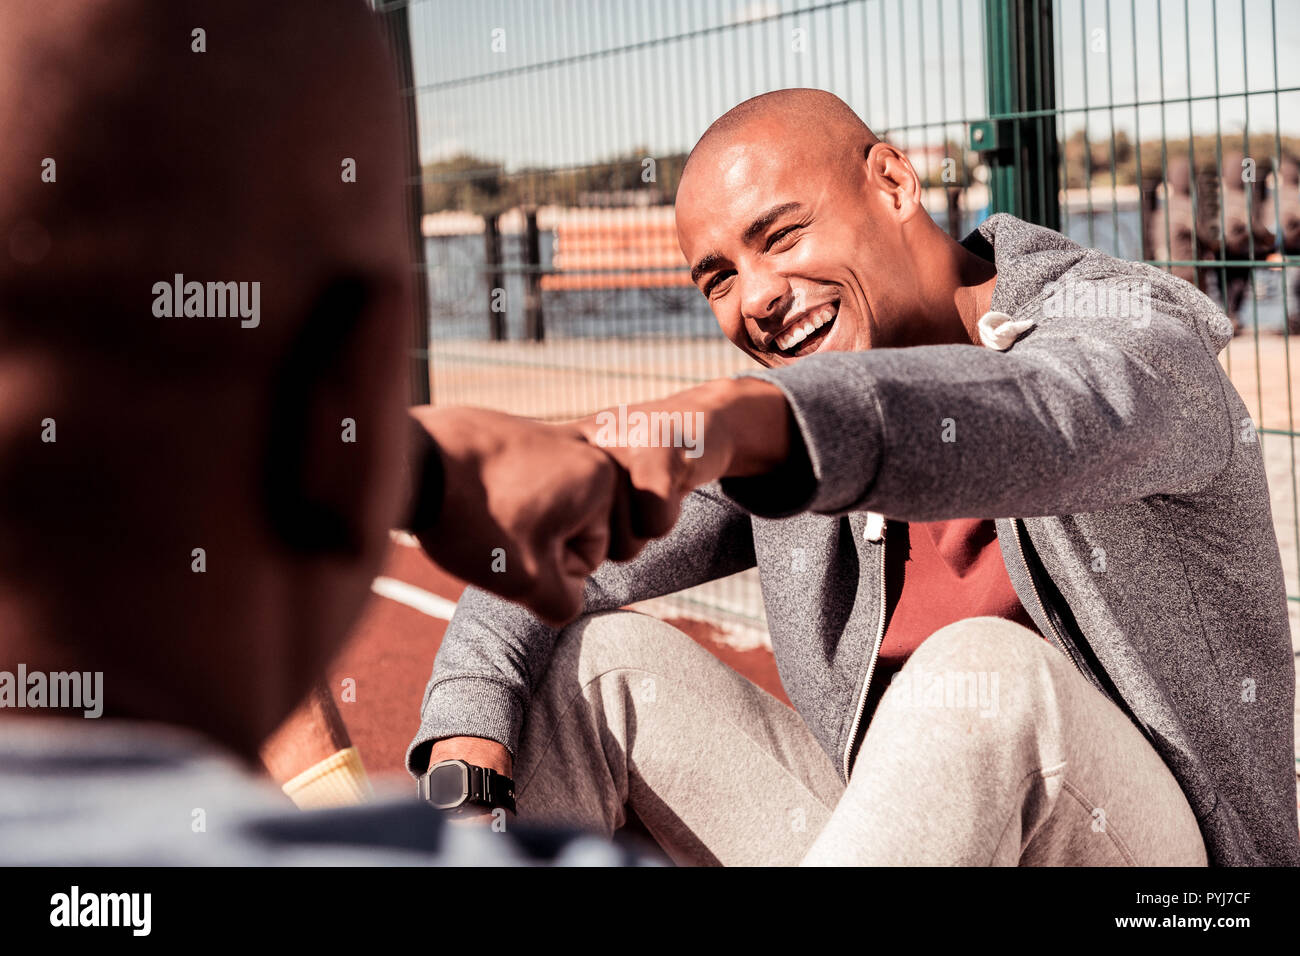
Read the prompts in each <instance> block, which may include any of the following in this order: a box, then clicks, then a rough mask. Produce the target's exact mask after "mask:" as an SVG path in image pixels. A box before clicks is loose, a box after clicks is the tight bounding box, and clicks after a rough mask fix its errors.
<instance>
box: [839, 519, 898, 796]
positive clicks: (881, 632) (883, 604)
mask: <svg viewBox="0 0 1300 956" xmlns="http://www.w3.org/2000/svg"><path fill="white" fill-rule="evenodd" d="M888 530H889V522H888V521H886V522H885V523H884V524H883V525H881V528H880V592H879V593H880V619H879V621H878V622H877V623H876V641H875V643H874V644H872V646H871V659H870V660H869V661H868V662H867V676H866V677H865V678H864V679H863V681H862V692H861V693H860V694H859V695H858V709H857V710H856V711H855V712H854V715H853V726H852V727H851V728H850V729H849V745H848V748H847V749H846V750H845V751H844V780H845V782H847V781H848V779H849V765H850V764H851V762H852V760H853V747H854V744H856V743H857V742H858V727H859V726H860V725H861V723H862V716H863V714H862V712H863V710H865V709H866V706H867V688H869V687H870V686H871V675H872V673H873V672H874V671H875V669H876V658H877V656H879V654H880V644H881V641H882V640H884V637H885V615H886V614H887V613H888V611H889V607H888V602H889V595H888V594H887V593H886V591H885V584H886V582H885V569H886V568H887V567H888V565H887V564H886V563H885V539H886V537H887V535H886V531H888Z"/></svg>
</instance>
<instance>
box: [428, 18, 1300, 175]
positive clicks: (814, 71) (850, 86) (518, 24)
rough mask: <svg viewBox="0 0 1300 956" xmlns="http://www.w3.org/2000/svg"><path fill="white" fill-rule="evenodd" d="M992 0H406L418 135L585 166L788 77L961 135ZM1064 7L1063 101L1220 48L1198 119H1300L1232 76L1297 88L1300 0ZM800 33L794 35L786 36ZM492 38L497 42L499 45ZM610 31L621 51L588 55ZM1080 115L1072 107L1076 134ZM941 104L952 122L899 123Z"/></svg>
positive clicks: (1293, 98)
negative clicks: (799, 46)
mask: <svg viewBox="0 0 1300 956" xmlns="http://www.w3.org/2000/svg"><path fill="white" fill-rule="evenodd" d="M983 6H984V4H983V0H850V2H842V3H836V2H829V3H828V2H818V0H474V2H465V0H413V2H412V3H411V6H410V23H411V35H412V48H413V61H414V67H415V77H416V85H417V88H419V90H420V93H419V97H418V103H419V117H420V138H421V144H420V146H421V153H422V156H423V158H424V159H425V160H430V159H437V158H443V157H445V156H447V155H450V154H452V153H455V152H459V151H469V152H473V153H475V154H477V155H481V156H485V157H488V158H491V159H493V160H497V161H502V162H504V163H505V164H506V166H507V167H508V168H510V169H517V168H519V167H521V166H525V165H545V166H566V165H580V164H585V163H590V162H594V161H598V160H600V159H603V158H606V157H608V156H611V155H616V154H619V153H625V152H627V151H630V150H632V149H634V148H642V147H644V148H647V149H648V150H650V155H654V154H666V153H671V152H677V151H682V150H686V149H689V148H690V146H691V144H692V143H693V142H694V141H695V139H696V138H697V137H698V136H699V134H700V133H701V132H703V131H704V129H705V128H706V127H707V126H708V124H709V123H710V122H711V121H712V120H713V119H714V118H715V117H717V116H718V115H719V114H721V113H723V112H725V111H726V110H727V109H728V108H730V107H731V106H733V105H734V104H735V103H737V102H739V101H741V100H743V99H745V98H747V97H749V96H753V95H755V94H757V93H761V92H764V91H766V90H770V89H779V88H782V87H790V86H815V87H820V88H822V89H828V90H831V91H832V92H835V93H837V94H838V95H840V96H841V97H843V98H844V99H845V100H846V101H847V102H848V103H849V104H850V105H851V106H852V107H853V108H854V109H855V110H856V111H857V112H858V114H859V115H860V116H862V117H863V119H865V120H866V121H867V123H868V124H869V125H871V126H872V128H873V129H875V130H877V132H883V133H885V134H886V135H889V136H890V138H891V139H893V140H894V141H895V142H898V143H899V144H900V145H903V146H905V147H909V148H914V147H916V146H919V145H921V144H923V143H926V142H939V141H940V140H941V139H942V138H943V136H944V134H945V133H946V135H947V136H948V137H949V138H953V139H958V138H964V137H963V132H962V128H961V127H960V125H958V124H957V123H956V122H955V121H957V120H959V119H960V118H961V117H963V116H965V117H973V118H978V117H980V116H982V115H983V114H984V112H985V109H984V84H985V62H984V45H983V33H982V26H983V23H982V21H983ZM809 8H813V9H812V10H811V12H794V11H808V10H809ZM1056 11H1057V23H1058V39H1059V42H1058V52H1057V56H1058V62H1057V70H1058V90H1057V103H1058V106H1060V107H1063V108H1065V109H1073V108H1078V107H1081V106H1083V105H1084V104H1085V102H1086V103H1087V104H1088V105H1090V106H1098V105H1102V106H1104V105H1106V104H1112V103H1114V104H1125V103H1131V102H1134V101H1135V100H1142V101H1145V100H1156V99H1159V98H1160V97H1161V96H1162V95H1163V96H1164V97H1165V98H1176V97H1186V96H1208V95H1210V94H1213V93H1214V92H1215V89H1216V57H1217V85H1218V91H1219V92H1220V93H1221V94H1235V95H1233V96H1232V97H1231V98H1230V99H1227V100H1223V101H1221V102H1220V104H1219V106H1218V115H1217V117H1216V106H1215V103H1214V102H1213V101H1210V100H1207V101H1204V102H1198V103H1194V104H1192V105H1191V116H1190V124H1191V126H1192V127H1194V128H1195V129H1196V131H1197V132H1198V133H1200V132H1213V130H1214V129H1215V126H1216V123H1218V124H1221V126H1222V128H1223V129H1224V130H1225V132H1236V131H1240V129H1241V128H1242V125H1243V123H1245V122H1247V121H1248V122H1249V129H1250V133H1251V136H1252V141H1254V137H1255V136H1256V135H1257V134H1258V135H1259V137H1260V140H1259V142H1260V146H1259V149H1260V150H1261V151H1262V152H1269V151H1271V149H1272V146H1271V136H1272V133H1273V131H1274V129H1275V125H1276V123H1275V118H1274V117H1275V108H1276V109H1278V110H1279V111H1280V115H1281V121H1282V131H1283V133H1284V134H1291V135H1298V134H1300V92H1294V93H1284V94H1281V96H1280V97H1278V98H1276V99H1277V102H1276V104H1275V97H1274V96H1273V95H1272V94H1271V93H1270V94H1267V95H1256V96H1251V97H1245V96H1241V95H1239V94H1242V93H1243V92H1244V91H1247V90H1250V91H1256V90H1271V89H1273V88H1274V87H1277V88H1280V89H1287V88H1291V87H1300V0H1276V2H1271V0H1162V2H1159V3H1158V2H1157V0H1131V2H1130V0H1058V2H1057V4H1056ZM782 13H788V14H789V15H786V16H779V15H780V14H782ZM1108 13H1109V21H1108V19H1107V14H1108ZM1275 19H1276V27H1277V33H1276V37H1275V35H1274V22H1275ZM722 27H728V28H726V29H718V28H722ZM1216 28H1217V29H1216ZM496 30H500V31H504V33H496V34H494V31H496ZM796 30H803V31H804V32H803V33H802V34H799V35H796V34H795V32H794V31H796ZM796 36H798V37H799V38H800V39H801V40H802V43H803V47H804V48H803V51H802V52H796V51H795V50H794V49H793V47H794V46H795V43H796ZM494 39H496V40H497V43H498V46H500V41H501V40H502V39H503V40H504V50H495V51H494V49H493V41H494ZM655 41H662V42H655ZM1243 47H1244V49H1243ZM619 48H623V49H619ZM1275 48H1276V53H1277V55H1276V61H1275V57H1274V50H1275ZM611 49H619V52H616V53H613V54H608V55H594V56H593V55H592V54H593V53H597V52H598V51H602V50H611ZM1162 57H1163V60H1162ZM557 61H559V62H557ZM565 61H569V62H565ZM492 74H502V75H498V76H493V75H492ZM1085 75H1086V81H1085ZM1162 81H1163V93H1162ZM1085 98H1086V99H1085ZM1086 115H1087V116H1088V123H1089V135H1090V136H1092V137H1094V138H1098V139H1101V138H1105V137H1109V135H1110V131H1111V128H1112V126H1111V124H1112V114H1111V113H1110V112H1109V111H1107V110H1101V111H1094V112H1092V113H1090V114H1086ZM1084 116H1085V114H1083V113H1070V114H1068V115H1067V116H1066V118H1065V132H1066V134H1067V135H1068V134H1069V133H1070V132H1072V131H1073V130H1075V129H1077V128H1079V127H1080V126H1081V125H1082V123H1083V122H1084ZM1161 119H1162V116H1161V110H1160V109H1159V108H1158V107H1156V106H1150V107H1142V108H1140V109H1136V110H1135V109H1133V108H1120V109H1116V110H1114V112H1113V122H1114V126H1115V128H1116V129H1125V130H1127V131H1128V132H1129V134H1130V135H1132V134H1133V132H1134V127H1135V124H1140V133H1141V136H1142V139H1144V140H1146V139H1150V138H1154V137H1156V136H1158V135H1159V134H1160V124H1161ZM1163 119H1164V124H1165V130H1166V132H1167V135H1168V136H1169V137H1171V138H1176V137H1181V136H1185V135H1186V133H1187V129H1188V125H1189V107H1188V104H1186V103H1177V104H1172V105H1169V106H1167V107H1166V108H1165V110H1164V115H1163ZM943 121H948V122H950V123H952V124H953V125H950V126H949V127H947V128H946V129H943V128H938V127H936V128H933V129H930V130H920V129H908V130H904V129H902V128H903V127H915V126H918V125H919V124H924V123H939V122H943ZM890 131H893V132H892V133H891V132H890ZM1252 151H1253V150H1252Z"/></svg>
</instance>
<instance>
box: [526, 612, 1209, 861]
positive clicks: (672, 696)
mask: <svg viewBox="0 0 1300 956" xmlns="http://www.w3.org/2000/svg"><path fill="white" fill-rule="evenodd" d="M515 782H516V787H517V795H518V807H519V817H520V819H521V820H528V821H531V822H539V823H541V822H552V823H561V824H568V825H578V826H582V827H585V828H587V829H589V830H594V831H596V832H598V833H604V834H612V833H613V832H614V830H615V829H617V828H619V827H621V826H623V825H624V823H625V822H626V821H627V810H628V808H631V809H632V811H633V812H634V813H635V815H636V817H637V818H639V820H640V821H641V822H642V824H643V825H644V826H645V828H646V829H647V830H648V831H649V832H650V834H651V835H652V836H653V837H654V839H655V840H656V841H657V842H658V843H659V845H660V846H661V847H662V848H663V850H664V851H665V852H666V853H667V854H668V856H669V857H670V858H671V859H672V860H673V861H674V862H676V863H678V864H681V865H692V864H695V865H704V864H723V865H737V864H739V865H745V864H750V865H754V864H758V865H764V864H796V863H805V864H814V865H835V864H850V865H976V866H983V865H989V864H992V865H1017V864H1019V865H1027V866H1028V865H1060V864H1066V865H1174V866H1177V865H1195V866H1204V865H1205V862H1206V856H1205V846H1204V843H1203V841H1202V839H1201V834H1200V830H1199V828H1198V826H1197V823H1196V818H1195V816H1194V815H1193V813H1192V810H1191V807H1190V806H1189V805H1188V803H1187V800H1186V798H1185V797H1184V796H1183V794H1182V791H1181V790H1180V789H1179V787H1178V784H1177V782H1176V781H1175V780H1174V778H1173V776H1172V775H1171V774H1170V772H1169V770H1168V768H1166V767H1165V765H1164V763H1163V762H1162V761H1161V759H1160V757H1159V756H1158V755H1157V754H1156V752H1155V751H1154V750H1153V749H1152V748H1151V746H1150V744H1149V743H1148V742H1147V741H1146V740H1145V738H1143V736H1142V735H1141V733H1139V732H1138V730H1137V729H1136V728H1135V727H1134V726H1133V725H1132V724H1131V723H1129V721H1128V720H1127V719H1126V718H1125V717H1124V715H1123V714H1122V713H1121V712H1120V711H1119V709H1118V708H1117V707H1115V705H1114V704H1112V703H1111V702H1110V701H1109V700H1107V699H1106V698H1105V697H1104V696H1103V695H1102V694H1101V693H1100V692H1098V691H1097V690H1096V689H1095V688H1094V687H1093V686H1092V685H1091V684H1089V683H1088V682H1087V681H1086V680H1085V679H1084V678H1083V677H1082V675H1080V674H1079V673H1078V671H1077V670H1075V669H1074V666H1073V665H1072V664H1071V663H1070V662H1069V661H1068V660H1067V659H1066V658H1065V657H1064V656H1063V655H1062V654H1061V653H1060V652H1059V651H1057V650H1056V649H1054V648H1053V647H1051V646H1050V645H1049V644H1048V643H1047V642H1046V641H1044V640H1043V639H1042V638H1040V637H1038V636H1037V635H1035V634H1033V633H1032V632H1030V631H1028V630H1026V629H1024V628H1022V627H1020V626H1019V625H1018V624H1014V623H1011V622H1009V621H1004V620H1001V619H999V618H991V617H979V618H969V619H967V620H964V621H959V622H957V623H955V624H951V625H949V626H947V627H945V628H943V629H941V630H939V631H936V632H935V633H934V634H933V635H932V636H931V637H930V638H929V639H928V640H926V641H925V642H924V643H923V644H922V645H921V647H920V648H919V649H918V650H917V651H916V652H915V653H913V655H912V656H911V657H910V658H909V659H908V662H907V664H906V666H905V667H904V668H903V669H902V670H901V671H900V672H899V674H898V675H897V677H896V678H895V680H894V681H893V682H892V683H891V684H890V686H889V689H888V691H887V692H886V693H885V694H884V696H883V697H882V698H881V701H880V704H879V706H878V708H877V710H876V713H875V715H874V717H873V719H872V721H871V723H870V725H869V727H868V730H867V733H866V736H865V738H864V739H863V742H862V747H861V750H860V752H859V754H858V757H857V760H856V762H855V763H854V767H853V773H852V776H851V777H850V780H849V783H848V786H847V788H846V787H845V786H844V785H843V784H842V783H841V782H840V779H839V777H838V776H837V774H836V772H835V767H834V766H833V765H832V763H831V760H830V758H829V757H827V755H826V753H825V751H823V750H822V748H821V747H820V746H819V745H818V744H817V742H816V740H814V738H813V736H812V734H811V732H810V731H809V730H808V728H807V726H806V725H805V724H804V722H803V720H802V719H801V718H800V717H799V716H798V714H796V713H795V712H794V711H792V710H791V709H790V708H789V707H787V706H785V705H784V704H783V703H781V702H780V701H778V700H777V699H776V698H775V697H773V696H772V695H770V694H768V693H767V692H766V691H764V690H763V689H761V688H760V687H758V686H757V685H755V684H753V683H752V682H751V681H749V680H747V679H746V678H744V677H742V676H741V675H740V674H737V673H736V672H735V671H733V670H732V669H731V668H729V667H727V666H726V665H725V664H723V663H722V662H721V661H719V660H718V659H717V658H716V657H714V656H713V655H712V654H710V653H709V652H708V651H706V650H705V649H703V648H702V647H700V646H699V645H698V644H696V643H695V642H694V641H693V640H691V638H689V637H688V636H686V635H685V634H683V633H682V632H680V631H678V630H677V629H676V628H674V627H672V626H671V625H668V624H665V623H663V622H662V621H658V620H656V619H654V618H650V617H646V616H644V615H640V614H633V613H630V612H626V611H615V612H610V613H606V614H597V615H592V616H589V617H585V618H581V619H579V620H578V621H576V622H574V623H573V624H571V625H570V626H569V627H567V628H566V629H565V631H564V632H563V633H562V634H561V636H560V639H559V641H558V643H557V645H556V649H555V653H554V656H553V657H552V660H551V664H550V666H549V668H548V670H547V673H546V675H545V677H544V678H543V681H542V684H541V686H540V687H539V688H538V690H537V692H536V693H535V694H534V696H533V700H532V703H531V705H530V707H529V710H528V714H527V718H526V720H525V723H524V734H523V739H522V742H521V744H520V750H519V754H518V756H517V759H516V761H515Z"/></svg>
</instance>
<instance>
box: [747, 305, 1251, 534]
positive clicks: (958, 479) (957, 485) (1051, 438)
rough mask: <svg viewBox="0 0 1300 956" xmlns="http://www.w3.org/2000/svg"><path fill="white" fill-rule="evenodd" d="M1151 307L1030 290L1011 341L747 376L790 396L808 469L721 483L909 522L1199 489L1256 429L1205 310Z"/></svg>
mask: <svg viewBox="0 0 1300 956" xmlns="http://www.w3.org/2000/svg"><path fill="white" fill-rule="evenodd" d="M1207 302H1208V300H1207ZM1151 305H1152V309H1151V310H1150V312H1149V313H1147V314H1144V315H1143V316H1142V317H1141V320H1134V319H1129V318H1124V319H1120V318H1113V317H1105V316H1103V317H1089V318H1073V317H1072V318H1060V317H1053V318H1044V317H1043V315H1042V303H1041V301H1040V302H1035V303H1034V304H1033V305H1032V306H1028V307H1026V308H1025V309H1022V310H1021V312H1020V313H1018V314H1017V315H1016V319H1017V320H1020V319H1024V318H1033V319H1034V320H1035V324H1034V325H1033V327H1031V328H1030V329H1029V331H1028V332H1026V333H1024V334H1023V335H1022V336H1021V337H1020V339H1019V341H1017V342H1016V343H1015V344H1014V345H1013V346H1012V347H1011V348H1010V349H1009V350H1008V351H1005V352H1003V351H995V350H993V349H988V348H980V347H976V346H970V345H943V346H918V347H912V348H898V349H879V350H874V351H864V352H839V353H834V354H825V355H811V356H809V357H808V358H805V359H802V360H801V361H799V362H797V363H795V364H793V365H790V366H787V367H784V368H780V369H769V370H760V371H756V372H752V373H744V374H746V375H752V376H753V377H756V378H760V379H763V380H764V381H767V382H770V383H772V384H774V385H776V386H777V387H778V388H780V389H781V390H782V391H783V392H784V393H785V396H786V398H787V400H788V401H789V403H790V408H791V410H792V412H793V415H794V418H795V422H796V424H797V425H798V428H799V431H800V434H801V437H802V440H803V446H804V449H805V450H806V455H807V460H808V463H809V465H808V468H809V470H810V471H811V475H809V476H807V480H806V481H804V482H798V481H787V482H783V483H779V484H778V483H773V482H771V481H767V480H765V479H762V478H759V479H754V478H743V479H724V480H723V482H722V483H721V487H722V489H723V491H724V492H725V493H726V494H728V495H729V496H730V497H731V498H732V499H733V500H734V501H736V502H737V503H738V504H740V505H741V506H742V507H744V508H745V509H746V510H748V511H750V512H752V513H753V514H756V515H761V516H764V517H779V516H783V515H787V514H791V513H793V512H795V511H804V510H806V511H813V512H819V513H823V514H836V513H842V512H846V511H859V510H871V511H878V512H882V513H884V514H887V515H889V516H890V517H893V518H898V519H901V520H907V521H935V520H942V519H947V518H961V517H992V518H997V517H1031V516H1035V515H1049V514H1073V513H1078V512H1087V511H1095V510H1099V509H1102V508H1107V507H1111V506H1114V505H1118V504H1122V503H1124V502H1130V501H1134V500H1137V499H1139V498H1143V497H1146V496H1148V495H1154V494H1186V493H1190V492H1193V491H1195V490H1197V489H1198V488H1200V487H1203V486H1204V485H1205V484H1207V483H1208V482H1209V481H1210V480H1211V479H1212V478H1213V477H1214V476H1215V475H1217V474H1218V473H1219V472H1220V471H1221V470H1222V469H1223V468H1224V467H1225V466H1226V464H1227V462H1228V459H1229V455H1230V453H1231V450H1232V446H1233V443H1234V442H1235V441H1238V440H1244V441H1254V440H1255V437H1254V430H1253V427H1252V426H1251V425H1250V422H1249V419H1246V420H1245V421H1234V420H1233V418H1234V414H1233V412H1232V411H1231V409H1232V408H1233V407H1234V406H1233V405H1232V404H1230V403H1229V400H1228V396H1227V389H1228V388H1230V386H1229V385H1227V382H1226V378H1225V376H1224V375H1223V371H1222V369H1221V368H1220V366H1219V364H1218V361H1217V359H1216V358H1215V355H1214V352H1213V351H1212V349H1211V347H1210V346H1209V345H1208V344H1207V342H1206V339H1205V337H1203V335H1202V334H1201V333H1199V332H1198V330H1197V325H1196V323H1197V322H1198V321H1199V320H1200V317H1199V316H1198V315H1197V314H1195V313H1194V312H1191V311H1189V310H1188V309H1185V308H1183V307H1181V305H1180V304H1179V303H1177V302H1175V301H1172V300H1170V299H1168V298H1153V299H1152V302H1151Z"/></svg>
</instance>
